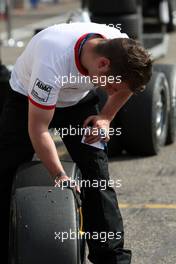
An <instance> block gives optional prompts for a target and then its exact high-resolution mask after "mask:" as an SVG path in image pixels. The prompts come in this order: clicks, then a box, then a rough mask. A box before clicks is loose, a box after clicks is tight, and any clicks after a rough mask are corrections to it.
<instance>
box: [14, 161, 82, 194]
mask: <svg viewBox="0 0 176 264" xmlns="http://www.w3.org/2000/svg"><path fill="white" fill-rule="evenodd" d="M62 165H63V167H64V169H65V171H66V173H67V175H69V177H71V178H72V179H75V177H76V174H77V173H78V168H77V167H76V165H75V163H73V162H72V161H65V162H64V161H62ZM30 186H53V180H52V178H51V176H50V175H49V172H48V171H47V169H46V168H45V167H44V166H43V164H42V163H41V162H40V161H31V162H28V163H25V164H23V165H22V166H20V168H19V169H18V171H17V173H16V176H15V180H14V183H13V193H14V191H15V190H16V189H17V188H22V187H30Z"/></svg>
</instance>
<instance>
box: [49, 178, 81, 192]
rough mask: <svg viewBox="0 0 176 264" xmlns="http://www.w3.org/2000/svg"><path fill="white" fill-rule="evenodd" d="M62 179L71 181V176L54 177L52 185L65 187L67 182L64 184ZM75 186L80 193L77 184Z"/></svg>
mask: <svg viewBox="0 0 176 264" xmlns="http://www.w3.org/2000/svg"><path fill="white" fill-rule="evenodd" d="M64 181H71V178H70V177H68V176H67V175H64V176H60V177H56V178H55V180H54V187H60V188H62V189H64V188H65V187H67V186H68V184H64ZM75 188H76V191H77V192H79V193H81V191H80V187H79V186H78V185H76V187H75Z"/></svg>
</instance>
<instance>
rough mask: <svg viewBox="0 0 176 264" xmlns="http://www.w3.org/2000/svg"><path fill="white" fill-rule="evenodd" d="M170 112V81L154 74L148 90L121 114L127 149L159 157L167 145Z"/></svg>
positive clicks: (161, 74)
mask: <svg viewBox="0 0 176 264" xmlns="http://www.w3.org/2000/svg"><path fill="white" fill-rule="evenodd" d="M169 110H170V98H169V85H168V82H167V79H166V77H165V75H164V74H163V73H158V72H154V73H153V76H152V79H151V81H150V82H149V84H148V85H147V87H146V89H145V91H144V92H142V93H141V94H139V95H134V96H133V97H132V98H131V99H130V100H129V101H128V102H127V104H126V105H125V106H124V107H123V109H122V111H121V122H122V140H123V147H124V149H125V150H126V151H127V152H129V153H130V154H135V155H156V154H157V153H158V152H159V150H160V147H161V146H163V145H164V144H165V143H166V138H167V129H168V113H169Z"/></svg>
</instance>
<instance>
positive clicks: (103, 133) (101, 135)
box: [83, 114, 110, 144]
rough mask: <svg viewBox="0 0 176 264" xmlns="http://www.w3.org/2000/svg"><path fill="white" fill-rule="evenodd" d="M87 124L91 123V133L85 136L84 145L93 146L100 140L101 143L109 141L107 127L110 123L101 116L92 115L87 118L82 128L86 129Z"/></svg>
mask: <svg viewBox="0 0 176 264" xmlns="http://www.w3.org/2000/svg"><path fill="white" fill-rule="evenodd" d="M89 123H91V125H92V127H91V132H90V133H87V134H86V135H85V136H86V137H85V143H88V144H93V143H95V142H97V141H99V140H101V139H103V141H105V142H108V141H109V139H110V138H109V126H110V121H109V120H108V119H107V118H106V117H105V116H103V115H100V114H99V115H92V116H89V117H88V118H87V119H86V120H85V121H84V124H83V127H84V128H86V127H87V126H88V125H89Z"/></svg>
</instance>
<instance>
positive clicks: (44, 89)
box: [31, 79, 52, 102]
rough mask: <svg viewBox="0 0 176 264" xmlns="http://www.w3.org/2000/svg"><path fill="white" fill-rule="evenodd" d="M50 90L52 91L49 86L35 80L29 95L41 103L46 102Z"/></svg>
mask: <svg viewBox="0 0 176 264" xmlns="http://www.w3.org/2000/svg"><path fill="white" fill-rule="evenodd" d="M51 90H52V87H51V86H49V85H48V84H46V83H44V82H42V81H40V80H39V79H36V81H35V83H34V86H33V88H32V91H31V95H33V96H34V97H35V98H36V99H38V100H39V101H41V102H47V101H48V99H49V95H50V93H51Z"/></svg>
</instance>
